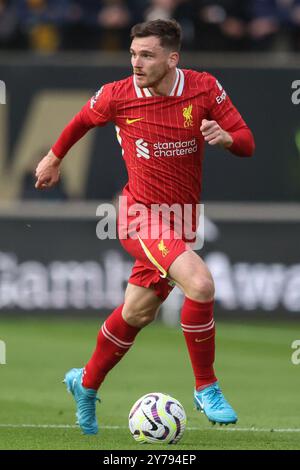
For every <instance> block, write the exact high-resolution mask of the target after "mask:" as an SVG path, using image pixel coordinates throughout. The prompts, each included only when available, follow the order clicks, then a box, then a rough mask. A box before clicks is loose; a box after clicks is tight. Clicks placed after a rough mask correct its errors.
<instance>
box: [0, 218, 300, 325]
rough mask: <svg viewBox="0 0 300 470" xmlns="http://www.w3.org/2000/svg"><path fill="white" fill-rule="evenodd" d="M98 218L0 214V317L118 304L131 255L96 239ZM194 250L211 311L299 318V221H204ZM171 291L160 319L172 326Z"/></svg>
mask: <svg viewBox="0 0 300 470" xmlns="http://www.w3.org/2000/svg"><path fill="white" fill-rule="evenodd" d="M96 226H97V220H96V219H94V220H78V219H75V218H74V219H68V220H63V219H53V218H51V219H47V218H45V219H43V220H39V219H35V218H33V219H30V218H28V217H26V218H19V219H18V220H13V219H12V218H3V217H2V218H1V219H0V233H1V248H0V315H11V314H13V313H18V314H26V315H31V314H39V315H47V314H64V315H70V314H71V315H82V316H84V315H96V316H97V315H104V314H106V313H108V312H109V311H110V310H112V309H113V308H114V307H116V306H117V305H119V304H120V303H122V301H123V295H124V289H125V287H126V281H127V279H128V277H129V274H130V270H131V267H132V264H133V260H132V259H131V258H130V257H129V255H127V253H126V252H125V251H124V250H123V249H122V248H121V246H120V243H119V241H118V240H99V239H98V238H97V236H96ZM205 234H206V241H205V244H204V248H203V249H202V250H201V251H200V252H199V254H200V255H201V256H202V257H203V258H204V260H205V261H206V263H207V265H208V267H209V269H210V270H211V272H212V274H213V277H214V279H215V283H216V314H217V315H218V316H220V317H221V316H222V317H226V318H227V317H230V316H238V317H240V318H242V317H247V318H250V317H254V316H255V317H260V318H263V319H268V318H269V319H274V318H281V319H289V318H290V319H294V318H300V262H299V257H298V256H297V253H299V248H298V245H299V239H300V224H299V223H296V222H280V223H279V222H251V223H250V222H224V221H223V222H218V223H214V222H212V221H211V220H206V223H205ZM181 303H182V295H181V293H180V291H179V290H178V289H177V288H176V289H175V290H174V292H173V293H172V294H171V295H170V297H169V299H168V300H167V301H166V303H165V305H164V308H163V310H162V316H163V318H165V320H166V321H168V322H169V323H176V321H177V319H178V316H179V310H180V306H181Z"/></svg>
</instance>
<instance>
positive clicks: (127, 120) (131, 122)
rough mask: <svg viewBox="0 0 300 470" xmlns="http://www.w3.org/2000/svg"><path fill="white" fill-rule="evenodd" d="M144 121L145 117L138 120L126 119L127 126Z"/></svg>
mask: <svg viewBox="0 0 300 470" xmlns="http://www.w3.org/2000/svg"><path fill="white" fill-rule="evenodd" d="M142 119H144V118H143V117H141V118H136V119H128V118H127V119H126V124H133V123H134V122H137V121H141V120H142Z"/></svg>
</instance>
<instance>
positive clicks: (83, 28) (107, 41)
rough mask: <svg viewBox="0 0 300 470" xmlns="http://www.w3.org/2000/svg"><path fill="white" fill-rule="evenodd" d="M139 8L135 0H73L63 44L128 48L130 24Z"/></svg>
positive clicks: (107, 48) (67, 46)
mask: <svg viewBox="0 0 300 470" xmlns="http://www.w3.org/2000/svg"><path fill="white" fill-rule="evenodd" d="M136 10H137V8H136V2H135V1H134V0H71V5H70V8H69V16H68V24H67V26H66V28H65V31H64V41H63V44H64V47H65V48H67V49H70V48H75V49H97V50H99V49H105V50H115V49H122V48H128V46H129V31H130V28H131V26H132V25H133V24H134V23H135V22H136V21H137V20H138V19H139V16H138V15H137V14H136Z"/></svg>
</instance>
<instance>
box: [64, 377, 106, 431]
mask: <svg viewBox="0 0 300 470" xmlns="http://www.w3.org/2000/svg"><path fill="white" fill-rule="evenodd" d="M82 373H83V369H71V370H69V372H67V373H66V375H65V379H64V383H65V384H66V386H67V390H68V392H70V393H72V395H73V396H74V399H75V402H76V406H77V412H76V416H77V420H78V424H79V426H80V427H81V429H82V431H83V433H84V434H97V432H98V423H97V418H96V401H100V400H99V398H97V396H96V395H97V391H96V390H93V389H91V388H85V387H83V386H82V383H81V382H82Z"/></svg>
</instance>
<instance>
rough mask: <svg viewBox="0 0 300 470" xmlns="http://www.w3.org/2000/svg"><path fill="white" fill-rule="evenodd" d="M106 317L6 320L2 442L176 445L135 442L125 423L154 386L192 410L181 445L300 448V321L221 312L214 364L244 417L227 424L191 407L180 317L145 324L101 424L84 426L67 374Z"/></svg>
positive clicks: (105, 394) (112, 385)
mask: <svg viewBox="0 0 300 470" xmlns="http://www.w3.org/2000/svg"><path fill="white" fill-rule="evenodd" d="M99 326H100V322H98V321H95V320H84V321H80V320H71V321H67V320H57V319H53V320H49V319H45V320H40V319H39V320H28V319H27V320H24V319H12V320H3V319H2V320H0V339H1V340H3V341H5V343H6V348H7V364H6V365H0V383H1V387H0V449H1V450H3V449H97V450H101V449H105V450H117V449H121V450H125V449H147V450H151V449H156V448H157V449H161V450H164V449H166V448H167V449H168V450H171V449H170V446H166V445H165V446H164V445H163V446H161V445H158V446H151V445H143V446H141V445H138V444H137V443H136V442H135V441H134V440H133V438H132V437H131V435H130V433H129V430H128V426H127V417H128V412H129V410H130V408H131V406H132V405H133V403H134V402H135V401H136V400H137V399H138V398H139V397H140V396H142V395H143V394H145V393H148V392H157V391H159V392H166V393H169V394H170V395H172V396H174V397H175V398H177V399H178V400H179V401H180V402H181V403H182V404H183V406H184V408H185V410H186V413H187V418H188V423H187V430H186V432H185V434H184V436H183V438H182V440H181V441H180V443H179V444H178V445H177V446H174V450H175V449H177V450H183V451H184V450H194V449H199V450H202V449H300V413H299V409H300V408H299V400H300V398H299V390H300V365H298V366H297V365H293V364H292V362H291V355H292V352H293V350H292V348H291V344H292V342H293V341H294V340H295V339H300V329H299V324H276V323H269V324H266V323H264V324H258V323H257V324H254V323H246V322H245V321H243V323H242V324H238V323H229V322H227V323H222V322H220V321H219V322H217V359H216V371H217V375H218V377H219V381H220V384H221V386H222V389H223V391H224V393H225V396H226V398H227V399H228V400H229V401H230V403H231V404H232V405H233V406H234V408H235V409H236V411H237V413H238V415H239V421H238V423H237V425H236V426H231V427H226V428H224V427H217V426H215V427H213V426H211V425H210V424H209V423H208V421H207V420H206V418H205V416H204V415H203V414H201V413H199V412H197V411H196V410H194V407H193V403H192V394H193V376H192V371H191V367H190V364H189V361H188V356H187V351H186V348H185V344H184V339H183V336H182V333H181V331H180V329H179V327H178V328H175V329H170V328H167V327H165V326H162V325H161V324H160V323H159V322H157V323H155V324H154V325H151V326H149V327H147V328H146V329H145V330H144V331H142V332H141V334H140V335H139V336H138V337H137V340H136V343H135V345H134V347H133V348H132V350H131V351H130V352H129V353H128V355H127V356H126V357H125V358H124V359H123V360H122V361H121V363H120V364H119V365H118V366H117V367H116V368H115V369H114V370H113V371H112V372H111V373H110V374H109V376H108V377H107V380H106V382H105V383H104V384H103V386H102V388H101V394H100V395H101V399H102V403H101V404H100V405H97V414H98V420H99V424H100V433H99V434H98V435H97V436H83V435H81V432H80V430H79V429H78V428H76V427H75V426H74V424H75V416H74V412H75V405H74V402H73V399H72V396H71V395H69V394H67V393H66V391H65V386H64V385H63V384H62V383H61V381H62V379H63V376H64V373H65V372H66V371H67V370H68V369H69V368H71V367H82V366H83V365H84V363H85V362H86V361H87V359H88V358H89V356H90V354H91V353H92V350H93V348H94V343H95V338H96V334H97V331H98V328H99ZM68 426H69V427H68Z"/></svg>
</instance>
